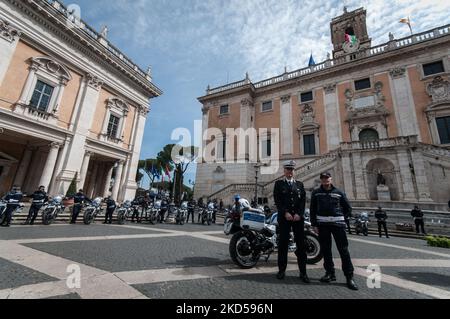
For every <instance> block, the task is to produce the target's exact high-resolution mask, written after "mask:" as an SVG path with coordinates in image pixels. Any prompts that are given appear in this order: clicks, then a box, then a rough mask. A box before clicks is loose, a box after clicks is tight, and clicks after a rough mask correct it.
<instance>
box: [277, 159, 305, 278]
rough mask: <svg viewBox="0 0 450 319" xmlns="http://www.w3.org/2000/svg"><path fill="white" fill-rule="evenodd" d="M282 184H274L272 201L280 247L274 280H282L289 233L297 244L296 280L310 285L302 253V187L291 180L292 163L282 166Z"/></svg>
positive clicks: (292, 176)
mask: <svg viewBox="0 0 450 319" xmlns="http://www.w3.org/2000/svg"><path fill="white" fill-rule="evenodd" d="M283 166H284V176H285V178H284V179H283V180H280V181H277V182H276V183H275V189H274V200H275V204H276V206H277V209H278V225H279V230H280V243H279V246H278V269H279V272H278V274H277V278H278V279H280V280H282V279H284V277H285V272H286V268H287V261H288V249H289V239H290V236H291V230H292V231H293V232H294V236H295V242H296V244H297V251H296V252H295V253H296V255H297V263H298V267H299V270H300V279H301V280H302V281H303V282H304V283H310V280H309V278H308V275H307V273H306V261H307V255H306V249H305V228H304V227H305V218H304V216H305V204H306V192H305V188H304V186H303V183H301V182H299V181H296V180H294V169H295V166H296V163H295V162H294V161H288V162H286V163H284V165H283Z"/></svg>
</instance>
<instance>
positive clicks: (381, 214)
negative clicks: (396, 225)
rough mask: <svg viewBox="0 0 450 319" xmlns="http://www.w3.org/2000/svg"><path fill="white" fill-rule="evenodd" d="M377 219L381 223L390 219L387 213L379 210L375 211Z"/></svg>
mask: <svg viewBox="0 0 450 319" xmlns="http://www.w3.org/2000/svg"><path fill="white" fill-rule="evenodd" d="M375 218H376V219H377V220H379V221H385V220H386V219H387V218H388V217H387V214H386V211H384V210H379V209H378V210H376V211H375Z"/></svg>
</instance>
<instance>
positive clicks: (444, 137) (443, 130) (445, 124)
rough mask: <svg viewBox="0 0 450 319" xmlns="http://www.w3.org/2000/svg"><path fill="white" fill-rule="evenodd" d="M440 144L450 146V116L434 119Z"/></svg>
mask: <svg viewBox="0 0 450 319" xmlns="http://www.w3.org/2000/svg"><path fill="white" fill-rule="evenodd" d="M436 124H437V127H438V131H439V137H440V139H441V144H450V116H446V117H441V118H437V119H436Z"/></svg>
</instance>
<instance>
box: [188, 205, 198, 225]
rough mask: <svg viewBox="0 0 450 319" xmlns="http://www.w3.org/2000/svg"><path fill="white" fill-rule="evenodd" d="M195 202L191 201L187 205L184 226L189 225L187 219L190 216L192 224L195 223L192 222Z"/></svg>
mask: <svg viewBox="0 0 450 319" xmlns="http://www.w3.org/2000/svg"><path fill="white" fill-rule="evenodd" d="M195 206H196V203H195V200H194V199H191V200H190V201H189V203H188V211H187V218H186V224H187V223H189V217H190V216H191V215H192V224H193V223H194V222H195V220H194V213H195Z"/></svg>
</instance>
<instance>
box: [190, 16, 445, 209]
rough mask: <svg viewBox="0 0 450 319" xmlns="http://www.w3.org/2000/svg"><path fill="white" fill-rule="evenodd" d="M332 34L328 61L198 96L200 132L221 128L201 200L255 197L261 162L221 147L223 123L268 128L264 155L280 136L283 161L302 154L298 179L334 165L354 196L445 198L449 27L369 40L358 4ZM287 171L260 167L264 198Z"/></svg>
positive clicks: (311, 181) (201, 179)
mask: <svg viewBox="0 0 450 319" xmlns="http://www.w3.org/2000/svg"><path fill="white" fill-rule="evenodd" d="M346 34H347V35H350V36H354V37H346ZM331 35H332V39H331V41H332V44H333V53H332V55H331V54H328V59H327V60H326V61H324V62H322V63H319V64H316V65H314V66H310V67H307V68H303V69H300V70H296V71H293V72H287V71H286V72H285V73H284V74H281V75H279V76H276V77H273V78H270V79H266V80H263V81H260V82H257V83H254V82H252V81H251V80H250V78H249V76H248V75H247V77H246V79H244V80H242V81H239V82H236V83H231V84H227V85H225V86H222V87H218V88H209V87H208V89H207V92H206V95H205V96H202V97H200V98H199V101H200V102H201V103H202V111H203V130H204V131H205V130H206V129H207V128H218V129H219V130H221V131H222V132H223V134H224V135H223V136H219V135H218V136H217V137H216V136H214V137H211V139H210V140H214V141H215V142H216V145H217V147H216V151H215V153H213V155H214V156H215V158H214V160H212V161H204V162H203V163H201V164H199V165H198V169H197V182H196V189H195V196H196V197H197V198H198V197H209V198H218V199H220V198H221V199H223V200H225V201H227V202H230V201H231V200H232V197H233V195H234V194H241V195H243V196H247V197H248V198H250V199H253V198H254V194H255V191H256V187H255V172H256V171H255V166H259V165H260V164H258V165H255V162H250V161H248V160H247V161H245V160H244V161H243V162H242V161H241V162H238V163H236V162H235V161H234V160H235V159H236V158H234V159H232V158H227V156H225V155H224V154H226V153H227V152H228V151H229V150H228V149H227V148H228V147H229V146H228V145H229V144H230V138H228V137H225V138H224V136H226V134H225V131H226V129H227V128H238V127H241V128H243V129H248V128H255V129H256V130H258V132H260V131H259V130H260V129H261V128H267V129H269V133H267V134H265V133H263V134H261V133H258V139H257V145H256V147H257V148H258V149H259V153H260V156H259V158H258V160H259V161H260V162H261V163H267V160H266V159H265V158H264V154H266V155H271V153H274V149H273V147H277V145H276V143H273V142H274V140H276V141H277V142H279V143H278V144H279V147H278V150H279V155H280V156H279V160H280V161H281V162H282V161H285V160H288V159H294V160H296V162H297V163H298V168H297V170H296V178H297V179H299V180H301V181H303V182H304V183H305V185H306V186H307V187H308V189H313V188H314V187H316V186H317V185H318V183H319V181H318V176H319V174H320V173H321V172H322V171H330V172H332V173H333V175H334V180H335V184H336V185H337V186H338V187H341V188H343V189H344V190H345V191H346V192H347V194H348V196H349V198H350V199H351V200H353V201H354V202H361V203H363V202H366V203H367V202H371V203H372V204H374V205H375V204H376V203H374V202H375V201H385V202H398V203H402V202H403V203H408V204H410V203H412V202H417V203H428V204H429V205H434V204H438V203H446V202H448V200H449V199H450V178H449V176H450V82H449V75H450V26H449V25H446V26H442V27H436V28H435V29H433V30H430V31H427V32H423V33H420V34H414V35H411V36H409V37H406V38H402V39H396V38H395V37H394V35H392V34H389V36H388V35H386V41H387V42H386V43H384V44H382V45H378V46H372V42H371V41H372V40H371V38H370V36H369V34H368V30H367V27H366V11H365V10H364V9H363V8H360V9H357V10H355V11H352V12H347V11H345V12H344V13H343V14H342V15H341V16H339V17H336V18H335V19H333V20H332V21H331ZM348 38H350V39H351V38H353V39H355V41H351V40H350V41H348V40H347V39H348ZM271 128H276V129H278V130H279V133H278V134H276V135H274V134H272V133H270V132H271V130H270V129H271ZM224 150H226V152H224ZM247 151H248V150H247ZM261 154H263V155H261ZM224 156H225V157H224ZM245 156H248V153H247V154H245ZM245 156H244V159H245V158H246V157H245ZM224 158H225V159H226V160H223V159H224ZM273 161H276V159H272V163H273ZM281 176H282V169H281V168H280V169H279V170H278V171H277V172H276V173H274V174H264V175H259V179H258V190H257V192H258V197H259V199H260V203H264V202H267V201H268V202H269V203H271V201H272V192H273V186H274V182H275V180H277V179H279V178H280V177H281ZM361 205H362V204H361ZM442 207H444V206H442Z"/></svg>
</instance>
